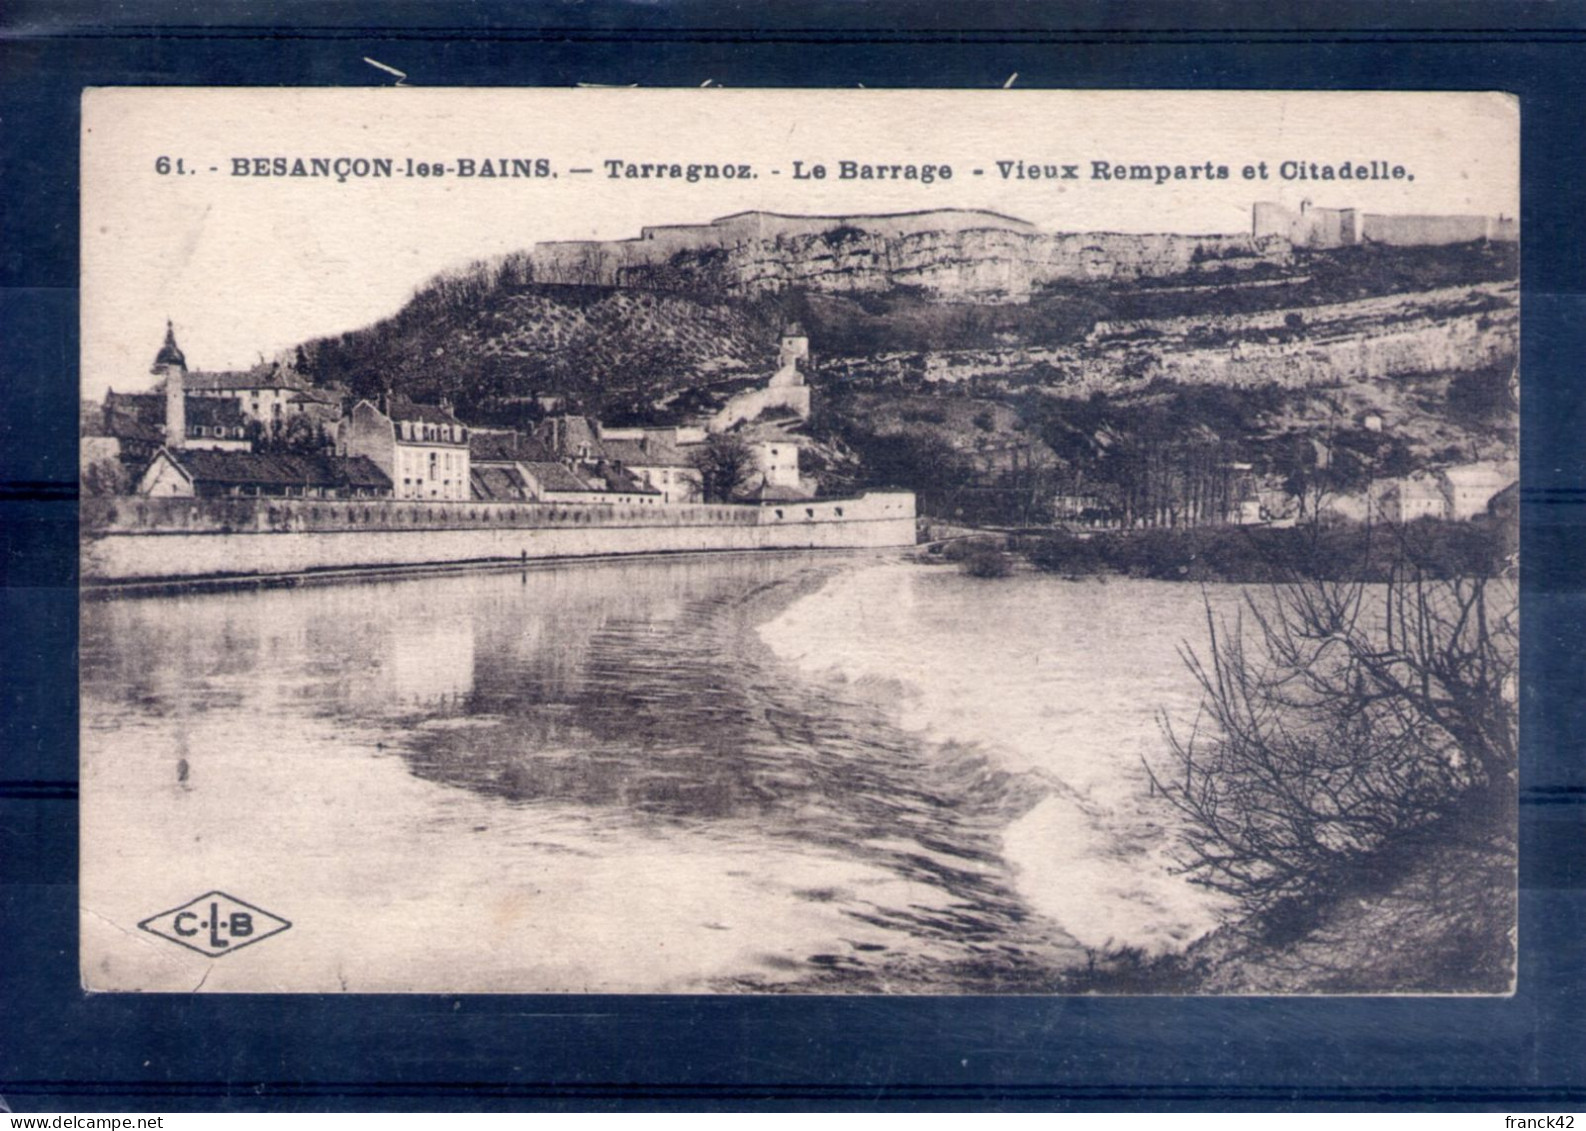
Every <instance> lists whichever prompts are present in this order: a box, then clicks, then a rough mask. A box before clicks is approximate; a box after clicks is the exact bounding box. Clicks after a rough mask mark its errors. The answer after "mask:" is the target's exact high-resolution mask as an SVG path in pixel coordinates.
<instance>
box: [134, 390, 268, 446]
mask: <svg viewBox="0 0 1586 1131" xmlns="http://www.w3.org/2000/svg"><path fill="white" fill-rule="evenodd" d="M182 402H183V415H184V416H186V418H187V427H188V428H189V429H192V428H198V427H204V428H241V427H243V426H244V425H245V424H246V423H247V417H245V416H244V415H243V413H242V406H241V405H239V404H238V403H237V402H236V401H234V400H232V399H231V398H230V397H195V396H187V397H183V398H182ZM105 434H106V435H107V436H115V437H117V438H119V439H122V440H148V439H154V440H163V439H164V438H165V395H164V394H163V393H117V392H111V393H107V394H106V395H105Z"/></svg>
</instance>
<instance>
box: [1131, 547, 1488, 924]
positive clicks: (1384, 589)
mask: <svg viewBox="0 0 1586 1131" xmlns="http://www.w3.org/2000/svg"><path fill="white" fill-rule="evenodd" d="M1268 593H1269V595H1266V594H1264V595H1263V596H1265V599H1264V600H1263V599H1261V598H1257V597H1252V598H1250V599H1249V600H1247V602H1246V604H1245V606H1244V608H1243V609H1242V611H1241V612H1240V613H1239V614H1238V615H1237V616H1236V617H1235V618H1234V620H1233V623H1232V624H1231V625H1230V624H1229V623H1227V622H1226V621H1225V620H1224V621H1220V620H1219V618H1217V617H1216V616H1215V615H1213V614H1212V613H1211V611H1210V608H1209V607H1208V612H1207V628H1208V633H1209V645H1208V647H1207V649H1206V652H1205V654H1204V655H1202V654H1201V653H1198V652H1196V651H1194V650H1192V649H1188V648H1185V649H1182V650H1181V651H1182V654H1183V656H1184V659H1185V662H1186V663H1187V664H1188V666H1189V668H1190V670H1191V671H1192V672H1193V673H1194V674H1195V677H1196V679H1197V680H1198V681H1199V683H1200V686H1201V691H1202V702H1201V713H1200V715H1199V716H1198V717H1197V720H1196V723H1195V726H1194V728H1193V729H1192V731H1191V732H1190V733H1189V734H1188V735H1183V734H1181V733H1178V732H1176V731H1175V730H1174V729H1173V727H1172V726H1171V724H1166V721H1165V720H1164V722H1165V725H1166V730H1167V734H1168V740H1169V753H1170V756H1169V757H1168V758H1167V760H1166V763H1165V764H1164V765H1161V766H1156V767H1153V766H1150V765H1148V766H1147V770H1148V771H1149V772H1150V774H1151V779H1152V782H1153V784H1154V786H1155V788H1156V789H1158V790H1159V791H1161V793H1162V794H1163V795H1164V796H1166V798H1167V799H1168V801H1169V802H1170V803H1171V804H1172V805H1173V806H1174V807H1175V808H1177V809H1178V810H1179V812H1180V813H1181V814H1183V816H1184V817H1185V818H1186V821H1185V828H1184V832H1183V838H1184V839H1183V843H1184V846H1185V849H1186V853H1185V858H1184V861H1183V863H1184V865H1185V868H1186V870H1187V872H1188V873H1189V874H1190V876H1191V877H1192V879H1194V880H1195V881H1196V882H1198V883H1201V884H1204V885H1206V886H1207V887H1210V888H1214V889H1216V890H1218V891H1221V892H1225V893H1228V894H1230V895H1233V896H1234V897H1236V898H1237V899H1238V901H1239V903H1240V905H1241V906H1242V907H1243V908H1244V910H1245V911H1246V912H1249V913H1253V914H1257V915H1261V914H1270V913H1272V912H1273V911H1274V910H1275V909H1277V908H1279V907H1280V906H1283V907H1286V908H1287V909H1289V910H1292V909H1294V908H1295V907H1303V906H1305V905H1307V904H1309V903H1313V902H1314V901H1315V900H1317V899H1318V898H1319V897H1324V896H1325V895H1327V894H1328V893H1336V892H1339V891H1343V890H1350V889H1352V888H1355V889H1358V887H1359V886H1360V885H1361V884H1362V883H1364V882H1366V881H1367V880H1369V878H1370V876H1371V874H1372V872H1373V870H1374V869H1375V868H1377V867H1378V864H1379V861H1380V857H1381V854H1382V853H1383V852H1384V850H1387V849H1395V850H1403V849H1404V847H1405V846H1406V845H1408V844H1413V843H1415V842H1417V841H1420V842H1422V843H1423V844H1425V845H1429V846H1434V845H1438V844H1442V845H1448V846H1459V847H1477V848H1483V849H1495V850H1499V851H1507V852H1512V850H1513V837H1514V830H1515V812H1516V810H1515V803H1516V770H1517V765H1518V758H1517V742H1516V733H1515V730H1516V726H1515V724H1516V702H1515V676H1516V672H1517V669H1516V652H1517V649H1516V644H1517V640H1516V624H1515V616H1516V608H1515V593H1514V587H1513V585H1512V584H1511V583H1509V582H1507V581H1499V580H1493V579H1488V578H1482V577H1476V578H1456V579H1451V580H1429V579H1427V578H1426V577H1425V576H1423V575H1422V574H1421V573H1420V572H1418V571H1415V570H1413V569H1403V570H1399V571H1396V572H1395V574H1394V575H1393V576H1392V577H1391V579H1390V580H1389V581H1388V583H1387V584H1386V585H1380V584H1379V585H1367V584H1364V583H1341V582H1329V581H1306V582H1302V583H1295V584H1292V585H1284V586H1277V587H1274V588H1273V589H1271V590H1270V591H1268Z"/></svg>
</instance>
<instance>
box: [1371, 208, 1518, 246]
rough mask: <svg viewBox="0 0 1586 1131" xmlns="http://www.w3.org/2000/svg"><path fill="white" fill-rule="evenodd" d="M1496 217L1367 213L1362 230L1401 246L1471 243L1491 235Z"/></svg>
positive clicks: (1376, 238) (1372, 238) (1378, 239)
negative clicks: (1381, 214)
mask: <svg viewBox="0 0 1586 1131" xmlns="http://www.w3.org/2000/svg"><path fill="white" fill-rule="evenodd" d="M1494 225H1495V221H1493V220H1492V219H1491V218H1489V217H1487V216H1376V215H1372V214H1371V213H1367V214H1366V216H1365V218H1364V219H1363V220H1362V222H1361V234H1362V235H1363V236H1364V237H1365V238H1366V239H1368V240H1371V241H1372V242H1374V243H1389V244H1397V245H1399V246H1401V247H1416V246H1433V245H1439V244H1452V243H1470V242H1471V241H1472V240H1484V239H1488V238H1492V236H1491V233H1492V231H1493V228H1494Z"/></svg>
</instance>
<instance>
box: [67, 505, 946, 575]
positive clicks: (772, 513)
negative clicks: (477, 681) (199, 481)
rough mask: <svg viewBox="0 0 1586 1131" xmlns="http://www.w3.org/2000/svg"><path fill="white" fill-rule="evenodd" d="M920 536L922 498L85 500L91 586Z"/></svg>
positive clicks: (906, 540) (904, 540) (899, 540)
mask: <svg viewBox="0 0 1586 1131" xmlns="http://www.w3.org/2000/svg"><path fill="white" fill-rule="evenodd" d="M914 540H915V523H914V496H913V494H912V493H909V492H906V491H897V492H871V493H869V494H866V495H863V496H860V497H859V498H856V499H821V500H809V501H807V502H798V503H787V504H781V505H777V506H772V505H768V506H764V507H753V506H712V505H705V504H675V505H668V506H653V507H614V506H556V505H551V504H543V503H424V502H405V501H404V502H397V501H393V500H346V501H342V500H336V501H332V500H313V499H142V498H130V497H124V498H114V499H90V500H85V502H84V504H83V545H82V576H83V580H84V581H85V582H87V583H89V584H94V583H110V582H130V581H180V580H198V579H205V578H217V579H224V578H238V579H240V578H252V577H260V578H268V577H272V576H285V575H292V574H311V573H314V572H320V571H334V570H361V569H370V570H378V569H396V568H403V567H416V566H439V565H448V564H464V563H478V564H489V563H506V562H512V561H520V562H521V561H540V560H545V559H555V558H579V557H598V556H604V555H612V554H619V555H620V554H656V553H680V552H698V551H721V550H768V549H802V548H815V549H837V548H852V549H862V548H868V547H884V546H908V545H913V544H914Z"/></svg>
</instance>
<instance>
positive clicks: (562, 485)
mask: <svg viewBox="0 0 1586 1131" xmlns="http://www.w3.org/2000/svg"><path fill="white" fill-rule="evenodd" d="M523 466H524V468H525V469H526V470H527V471H528V473H529V474H530V475H532V476H533V477H534V479H535V481H536V482H538V483H539V485H540V487H539V489H540V490H541V491H594V490H597V489H598V488H594V487H591V486H590V485H589V484H588V483H585V482H584V481H583V480H582V479H580V478H578V476H576V475H574V474H573V473H572V472H571V471H568V470H567V468H565V467H563V466H562V465H561V464H559V463H540V462H529V463H525V464H524V465H523Z"/></svg>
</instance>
